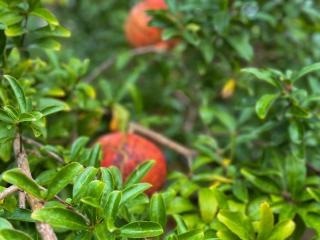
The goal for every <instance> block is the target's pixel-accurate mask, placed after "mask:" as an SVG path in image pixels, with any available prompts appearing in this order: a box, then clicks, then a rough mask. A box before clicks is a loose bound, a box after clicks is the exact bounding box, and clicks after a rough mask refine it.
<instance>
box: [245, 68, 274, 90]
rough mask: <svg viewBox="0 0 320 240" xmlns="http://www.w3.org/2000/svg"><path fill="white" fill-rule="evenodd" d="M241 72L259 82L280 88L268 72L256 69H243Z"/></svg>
mask: <svg viewBox="0 0 320 240" xmlns="http://www.w3.org/2000/svg"><path fill="white" fill-rule="evenodd" d="M241 72H244V73H248V74H252V75H253V76H255V77H256V78H257V79H259V80H263V81H265V82H267V83H269V84H271V85H272V86H274V87H280V85H279V83H278V82H277V81H276V80H274V79H273V78H272V73H271V72H270V71H268V70H264V69H257V68H244V69H242V70H241Z"/></svg>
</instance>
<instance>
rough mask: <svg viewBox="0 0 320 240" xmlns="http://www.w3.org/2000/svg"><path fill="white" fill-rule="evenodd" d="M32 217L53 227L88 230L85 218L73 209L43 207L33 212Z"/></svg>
mask: <svg viewBox="0 0 320 240" xmlns="http://www.w3.org/2000/svg"><path fill="white" fill-rule="evenodd" d="M31 217H32V218H33V219H35V220H37V221H40V222H46V223H48V224H50V225H52V226H53V227H57V228H63V229H70V230H88V226H87V224H86V221H85V219H84V218H83V217H82V216H80V215H78V214H76V213H74V212H73V211H71V210H67V209H63V208H59V207H52V208H42V209H39V210H36V211H34V212H33V213H32V215H31Z"/></svg>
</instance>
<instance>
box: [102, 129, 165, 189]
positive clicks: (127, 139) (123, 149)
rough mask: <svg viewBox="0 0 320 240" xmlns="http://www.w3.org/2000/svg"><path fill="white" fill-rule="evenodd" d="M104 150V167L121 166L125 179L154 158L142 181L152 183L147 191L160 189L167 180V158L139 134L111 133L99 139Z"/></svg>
mask: <svg viewBox="0 0 320 240" xmlns="http://www.w3.org/2000/svg"><path fill="white" fill-rule="evenodd" d="M98 142H99V143H100V144H101V147H102V152H103V160H102V162H101V166H102V167H109V166H111V165H114V166H117V167H119V168H120V170H121V172H122V175H123V179H124V180H125V179H126V178H127V177H128V176H129V175H130V173H131V172H132V171H133V170H134V169H135V168H136V167H137V165H139V164H140V163H142V162H144V161H148V160H154V161H155V164H154V165H153V166H152V168H151V169H150V171H149V172H148V173H147V175H146V176H145V177H144V178H143V179H142V182H148V183H150V184H152V188H150V189H149V190H148V191H147V193H148V194H152V193H154V192H155V191H157V190H159V189H160V188H161V187H162V185H163V184H164V182H165V179H166V174H167V169H166V167H167V166H166V160H165V158H164V155H163V154H162V152H161V150H160V149H159V148H158V147H157V146H156V145H154V144H153V143H151V142H150V141H149V140H147V139H145V138H143V137H141V136H139V135H137V134H125V133H120V132H117V133H111V134H107V135H104V136H102V137H101V138H99V139H98Z"/></svg>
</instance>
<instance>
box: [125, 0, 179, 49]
mask: <svg viewBox="0 0 320 240" xmlns="http://www.w3.org/2000/svg"><path fill="white" fill-rule="evenodd" d="M167 8H168V7H167V4H166V3H165V1H164V0H143V1H141V2H139V3H137V4H136V5H135V6H134V7H133V8H132V9H131V11H130V13H129V16H128V18H127V21H126V23H125V26H124V29H125V33H126V36H127V39H128V41H129V43H130V44H131V45H132V46H133V47H146V46H150V45H155V46H156V47H157V48H159V50H166V49H168V48H171V47H173V46H174V45H175V44H176V43H177V40H170V41H162V40H161V31H162V30H161V29H160V28H156V27H150V26H148V23H149V22H150V20H151V17H150V16H149V15H148V14H147V13H146V11H147V10H159V9H167Z"/></svg>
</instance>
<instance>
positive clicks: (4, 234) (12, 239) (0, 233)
mask: <svg viewBox="0 0 320 240" xmlns="http://www.w3.org/2000/svg"><path fill="white" fill-rule="evenodd" d="M0 240H32V238H31V237H30V236H29V235H27V234H26V233H24V232H22V231H18V230H14V229H1V230H0Z"/></svg>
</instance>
